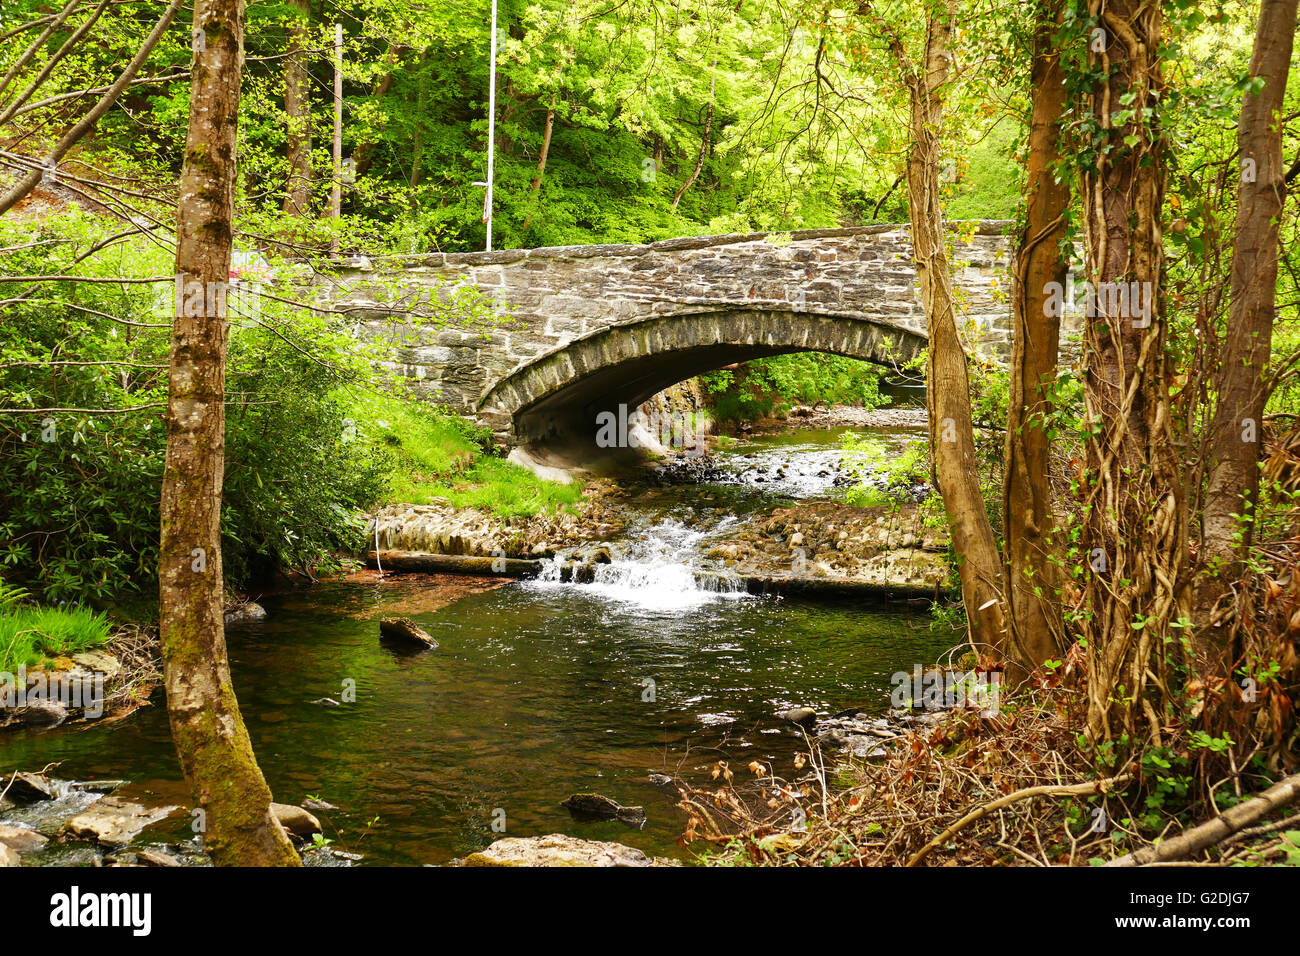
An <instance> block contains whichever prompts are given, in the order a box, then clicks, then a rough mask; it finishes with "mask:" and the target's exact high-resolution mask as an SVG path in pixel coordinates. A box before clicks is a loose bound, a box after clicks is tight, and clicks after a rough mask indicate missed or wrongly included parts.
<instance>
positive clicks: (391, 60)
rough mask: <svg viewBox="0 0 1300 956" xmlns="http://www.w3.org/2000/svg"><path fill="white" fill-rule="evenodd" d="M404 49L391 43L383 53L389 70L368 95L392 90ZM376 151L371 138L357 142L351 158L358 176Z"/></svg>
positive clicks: (376, 95) (379, 94)
mask: <svg viewBox="0 0 1300 956" xmlns="http://www.w3.org/2000/svg"><path fill="white" fill-rule="evenodd" d="M406 50H407V48H406V47H404V46H401V45H400V44H393V45H392V46H390V47H389V48H388V52H387V53H385V54H384V61H385V62H386V63H387V64H388V65H389V70H388V72H387V73H385V74H384V75H383V76H381V77H380V78H379V82H378V83H376V84H375V87H374V89H373V90H371V91H370V95H371V96H372V97H373V98H376V99H378V98H379V97H381V96H386V95H388V93H390V92H391V91H392V89H393V83H394V81H395V79H396V71H395V68H396V67H397V66H399V65H400V64H401V62H402V55H403V54H404V53H405V52H406ZM419 119H423V115H421V116H420V117H419ZM378 151H379V144H378V143H376V142H375V141H374V140H373V139H367V140H362V141H361V142H359V143H357V146H356V149H354V150H353V151H352V158H353V159H355V160H356V163H357V176H358V177H361V176H364V175H365V174H366V173H367V172H369V171H370V167H371V166H373V165H374V162H375V154H376V153H377V152H378Z"/></svg>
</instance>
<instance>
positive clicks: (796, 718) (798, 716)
mask: <svg viewBox="0 0 1300 956" xmlns="http://www.w3.org/2000/svg"><path fill="white" fill-rule="evenodd" d="M781 716H782V718H784V719H785V720H788V721H790V723H792V724H798V725H799V726H800V727H811V726H812V725H813V724H814V723H816V721H817V711H815V710H813V709H812V708H811V707H792V708H791V709H790V710H787V711H785V712H784V713H782V714H781Z"/></svg>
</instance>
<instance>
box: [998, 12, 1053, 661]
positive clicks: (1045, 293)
mask: <svg viewBox="0 0 1300 956" xmlns="http://www.w3.org/2000/svg"><path fill="white" fill-rule="evenodd" d="M1060 22H1061V2H1060V0H1039V4H1038V19H1037V25H1036V27H1035V31H1034V41H1033V62H1032V64H1031V66H1030V85H1031V101H1032V102H1031V117H1030V128H1029V166H1028V170H1027V178H1026V189H1027V192H1028V198H1027V203H1026V205H1027V210H1026V219H1025V225H1024V228H1023V230H1022V231H1021V233H1020V237H1019V242H1018V245H1017V250H1016V266H1015V269H1016V272H1015V288H1014V296H1015V298H1014V300H1013V303H1012V305H1013V323H1014V328H1013V332H1012V352H1011V381H1010V395H1009V399H1008V402H1007V450H1006V479H1005V482H1004V484H1003V529H1004V535H1005V539H1006V565H1005V574H1006V579H1005V582H1004V585H1003V590H1004V593H1005V594H1006V600H1007V635H1008V639H1009V640H1008V650H1009V652H1010V653H1011V654H1013V655H1014V656H1015V657H1016V659H1017V660H1018V661H1019V662H1020V663H1021V664H1023V665H1024V666H1025V668H1026V669H1028V670H1032V669H1033V668H1034V667H1037V666H1038V665H1039V664H1041V663H1043V661H1045V660H1047V659H1048V658H1049V657H1052V656H1054V655H1056V654H1058V653H1060V651H1061V645H1060V637H1061V606H1060V587H1061V575H1060V569H1059V567H1058V566H1057V564H1056V562H1055V560H1053V559H1054V558H1055V557H1056V554H1055V546H1054V545H1053V542H1052V508H1051V500H1050V489H1049V483H1048V477H1049V475H1048V472H1049V465H1050V453H1051V442H1050V441H1049V439H1048V437H1047V431H1046V418H1047V416H1049V415H1051V413H1052V411H1053V402H1052V395H1051V393H1050V392H1048V390H1047V389H1048V388H1049V387H1050V386H1051V385H1052V384H1053V383H1054V382H1055V380H1056V358H1057V349H1058V346H1059V344H1060V334H1061V309H1060V308H1058V307H1055V306H1054V305H1053V304H1052V293H1053V291H1054V290H1055V292H1056V299H1055V301H1056V302H1057V303H1060V302H1062V301H1063V294H1064V289H1065V282H1066V278H1067V274H1068V270H1069V262H1068V260H1067V257H1066V255H1065V254H1064V253H1063V252H1062V250H1061V242H1062V241H1063V240H1064V238H1065V234H1066V227H1065V212H1066V208H1067V206H1068V204H1069V201H1070V189H1069V187H1068V186H1067V185H1065V184H1064V183H1058V182H1057V181H1056V168H1055V167H1056V164H1057V161H1058V160H1059V159H1060V140H1061V131H1060V122H1061V117H1062V115H1063V113H1064V112H1065V105H1066V88H1065V82H1064V74H1063V71H1062V69H1061V61H1060V56H1059V54H1058V52H1057V50H1056V47H1055V43H1054V39H1055V36H1054V35H1055V32H1056V30H1057V29H1058V27H1059V25H1060ZM1053 283H1055V286H1054V287H1053Z"/></svg>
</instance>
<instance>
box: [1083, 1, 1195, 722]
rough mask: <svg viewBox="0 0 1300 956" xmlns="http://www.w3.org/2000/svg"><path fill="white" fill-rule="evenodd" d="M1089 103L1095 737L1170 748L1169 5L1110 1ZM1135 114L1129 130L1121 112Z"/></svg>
mask: <svg viewBox="0 0 1300 956" xmlns="http://www.w3.org/2000/svg"><path fill="white" fill-rule="evenodd" d="M1099 22H1100V25H1101V29H1102V30H1103V31H1104V37H1100V36H1099V37H1097V38H1096V39H1094V41H1093V43H1092V44H1090V46H1089V50H1090V53H1089V56H1090V61H1091V62H1090V68H1091V69H1092V70H1093V71H1097V70H1098V69H1100V71H1102V72H1103V73H1104V75H1105V76H1106V79H1104V80H1101V81H1099V82H1098V83H1097V85H1096V87H1095V88H1094V90H1093V91H1092V93H1091V94H1090V96H1089V100H1090V102H1089V104H1088V108H1089V110H1090V111H1091V114H1092V116H1093V117H1094V119H1095V121H1096V123H1097V126H1098V127H1099V130H1098V133H1096V134H1094V135H1097V136H1100V137H1101V138H1102V141H1103V142H1104V144H1105V145H1106V149H1104V150H1095V155H1096V156H1097V159H1096V160H1095V165H1093V166H1090V167H1086V168H1085V170H1084V174H1083V183H1082V188H1083V205H1084V227H1085V234H1086V245H1087V250H1088V269H1089V274H1090V276H1089V278H1090V281H1091V282H1092V294H1091V295H1090V297H1089V299H1090V301H1089V304H1088V308H1087V320H1086V327H1085V336H1084V350H1085V352H1084V354H1085V361H1086V379H1085V401H1086V405H1087V416H1088V421H1089V423H1090V424H1091V427H1092V432H1091V434H1090V435H1089V437H1088V439H1087V442H1086V445H1087V450H1086V456H1087V462H1088V482H1087V497H1086V499H1085V509H1084V511H1085V517H1084V534H1083V544H1084V549H1085V551H1084V554H1083V555H1082V559H1083V560H1084V561H1085V562H1086V563H1087V570H1086V571H1085V576H1084V580H1085V585H1084V594H1083V611H1084V617H1083V619H1082V621H1081V628H1082V635H1083V636H1084V637H1086V639H1087V657H1088V673H1089V679H1088V697H1089V700H1088V705H1089V706H1088V730H1089V736H1090V738H1091V740H1092V742H1093V743H1094V745H1096V746H1102V745H1105V744H1108V743H1114V744H1116V745H1120V743H1121V738H1123V737H1125V736H1126V737H1127V739H1128V742H1129V746H1133V747H1136V746H1138V745H1139V744H1140V743H1141V741H1143V740H1151V741H1154V742H1156V743H1157V744H1159V743H1160V742H1161V740H1162V719H1163V715H1164V710H1165V704H1166V702H1168V701H1170V700H1172V694H1171V692H1170V688H1169V686H1168V684H1169V680H1170V676H1169V675H1170V672H1171V668H1170V664H1171V663H1172V661H1173V660H1176V655H1177V654H1178V653H1179V637H1180V633H1181V632H1180V630H1179V628H1178V627H1176V626H1175V622H1176V621H1178V620H1179V619H1180V618H1182V617H1184V616H1185V614H1186V611H1187V607H1186V593H1185V592H1186V588H1185V583H1186V582H1185V581H1184V580H1183V571H1184V568H1185V566H1186V551H1187V520H1186V513H1185V509H1184V506H1183V500H1182V499H1183V495H1182V485H1181V475H1180V466H1179V461H1178V455H1177V452H1176V446H1175V435H1174V429H1173V422H1172V413H1171V408H1170V400H1169V376H1170V369H1171V366H1170V361H1169V359H1168V357H1167V356H1166V350H1165V346H1166V341H1165V340H1166V326H1165V313H1164V308H1163V294H1162V290H1161V279H1162V271H1163V265H1164V253H1163V245H1162V240H1161V231H1160V208H1161V203H1162V201H1163V194H1164V172H1165V153H1164V151H1165V149H1166V144H1165V142H1164V139H1163V135H1162V133H1161V131H1160V128H1159V119H1158V116H1159V110H1160V107H1161V104H1162V103H1163V98H1164V94H1165V90H1164V88H1163V81H1162V78H1161V64H1160V60H1159V55H1160V54H1159V50H1160V46H1161V43H1162V42H1163V39H1164V37H1163V17H1162V13H1161V9H1160V3H1159V0H1101V2H1100V5H1099ZM1121 110H1123V111H1124V112H1125V114H1126V115H1127V116H1128V118H1127V119H1126V120H1124V121H1123V122H1120V123H1116V122H1114V120H1113V119H1112V114H1113V113H1116V112H1119V111H1121Z"/></svg>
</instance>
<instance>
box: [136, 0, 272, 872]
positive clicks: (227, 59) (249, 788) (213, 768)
mask: <svg viewBox="0 0 1300 956" xmlns="http://www.w3.org/2000/svg"><path fill="white" fill-rule="evenodd" d="M194 22H195V25H196V27H198V28H200V29H201V30H202V31H203V33H204V43H202V44H199V45H198V49H197V51H196V52H195V55H194V66H193V73H192V75H193V86H192V89H191V95H190V121H189V134H188V136H187V138H186V142H185V157H184V165H183V167H182V170H181V181H180V202H179V205H178V213H177V225H176V276H177V286H178V291H177V308H176V314H175V318H174V321H173V326H172V345H171V360H170V372H169V385H170V389H169V397H168V407H167V457H166V462H165V467H164V473H163V486H162V541H161V547H160V554H159V569H158V581H159V595H158V596H159V623H160V627H161V631H162V652H163V664H164V680H165V683H166V686H167V713H168V716H169V718H170V720H171V728H172V737H173V739H174V740H175V742H176V749H177V752H178V753H179V755H180V762H181V768H182V769H183V770H184V772H185V779H186V780H187V781H188V782H189V784H190V788H191V790H192V791H193V793H194V798H195V800H196V801H197V803H198V806H199V808H200V809H201V810H202V813H203V816H202V818H201V823H202V824H203V832H204V846H205V848H206V849H207V850H208V852H209V853H210V854H211V855H212V859H213V861H214V862H215V863H217V864H218V865H243V866H267V865H292V864H296V863H297V862H298V857H297V854H296V853H295V852H294V850H293V847H292V846H291V845H290V844H289V840H288V838H287V836H286V835H285V833H284V830H283V829H281V827H280V825H279V824H278V823H277V822H276V820H275V818H274V817H273V816H272V814H271V809H270V804H271V792H270V790H269V789H268V788H267V785H266V781H265V780H264V779H263V777H262V772H261V770H259V769H258V766H257V761H256V759H255V758H254V756H253V747H252V744H251V742H250V741H249V737H248V730H247V729H246V728H245V726H244V721H243V718H242V717H241V716H240V713H239V704H238V702H237V701H236V700H235V690H234V687H233V685H232V683H231V679H230V666H229V662H228V661H227V658H226V639H225V631H224V626H223V620H222V590H223V588H222V573H221V485H222V477H223V470H224V454H225V405H224V397H225V365H226V335H227V332H228V329H229V324H228V322H227V320H226V318H225V315H224V312H225V309H224V307H223V306H222V302H221V300H222V298H223V296H224V290H225V289H226V286H227V283H228V281H229V278H230V252H231V228H232V227H231V222H232V213H233V204H234V187H235V141H236V129H237V125H238V120H239V88H240V79H241V74H242V72H243V59H244V4H243V0H197V2H196V4H195V10H194Z"/></svg>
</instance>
